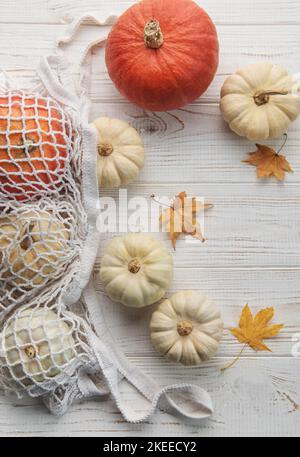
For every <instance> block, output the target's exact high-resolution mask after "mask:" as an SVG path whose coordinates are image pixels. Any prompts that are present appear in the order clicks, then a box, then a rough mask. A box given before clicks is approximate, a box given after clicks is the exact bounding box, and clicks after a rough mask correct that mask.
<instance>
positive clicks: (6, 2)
mask: <svg viewBox="0 0 300 457" xmlns="http://www.w3.org/2000/svg"><path fill="white" fill-rule="evenodd" d="M134 3H135V2H134V1H133V0H110V1H109V7H108V5H107V2H106V1H105V0H86V1H85V2H82V1H81V0H50V1H47V2H45V1H44V0H2V2H1V6H2V11H1V18H0V22H2V23H5V22H6V23H13V24H18V23H34V22H38V23H40V24H49V23H57V22H58V21H60V20H62V19H68V20H70V19H71V18H73V17H76V16H78V15H79V14H82V13H85V12H86V11H97V12H101V13H102V12H103V13H105V14H108V13H109V12H115V11H117V12H118V13H121V12H123V11H125V9H127V8H128V7H129V6H131V5H133V4H134ZM197 3H198V4H199V5H200V6H201V7H202V8H204V9H205V10H206V11H207V12H208V14H209V15H210V16H211V17H212V18H213V20H214V21H215V23H216V24H226V25H232V24H238V25H241V24H253V25H256V24H291V25H292V24H299V23H300V18H299V9H298V2H297V0H287V1H285V2H284V8H283V7H282V1H281V0H275V1H272V0H262V1H258V0H244V1H243V3H241V2H240V1H239V0H222V1H219V0H201V1H200V0H197Z"/></svg>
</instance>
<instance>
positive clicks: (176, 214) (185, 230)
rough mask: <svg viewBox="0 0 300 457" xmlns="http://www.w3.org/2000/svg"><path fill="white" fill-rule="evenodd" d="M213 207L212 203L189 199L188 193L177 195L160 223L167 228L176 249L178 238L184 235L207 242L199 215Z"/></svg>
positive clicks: (161, 217)
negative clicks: (198, 219) (198, 218)
mask: <svg viewBox="0 0 300 457" xmlns="http://www.w3.org/2000/svg"><path fill="white" fill-rule="evenodd" d="M152 198H153V196H152ZM212 207H213V205H212V204H211V203H202V202H200V201H199V200H197V198H195V197H188V196H187V194H186V192H180V193H179V194H178V195H176V197H175V199H174V202H173V205H172V206H171V207H169V208H167V209H166V210H165V211H164V212H163V213H162V215H161V216H160V221H161V223H162V224H163V225H164V226H165V227H166V230H167V231H168V233H169V237H170V240H171V241H172V245H173V248H174V249H175V248H176V242H177V240H178V238H179V237H180V236H181V235H183V234H185V235H191V236H193V237H195V238H198V239H199V240H200V241H202V242H203V241H205V238H204V237H203V235H202V231H201V227H200V224H199V223H198V222H197V214H198V213H199V212H200V211H204V210H206V209H209V208H212Z"/></svg>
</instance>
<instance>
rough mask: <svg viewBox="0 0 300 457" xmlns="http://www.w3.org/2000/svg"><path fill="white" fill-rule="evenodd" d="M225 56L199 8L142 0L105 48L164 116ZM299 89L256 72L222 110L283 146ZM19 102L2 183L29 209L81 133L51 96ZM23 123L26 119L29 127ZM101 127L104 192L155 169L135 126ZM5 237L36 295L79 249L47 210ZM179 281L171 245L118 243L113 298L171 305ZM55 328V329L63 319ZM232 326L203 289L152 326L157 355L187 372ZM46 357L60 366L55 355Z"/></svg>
mask: <svg viewBox="0 0 300 457" xmlns="http://www.w3.org/2000/svg"><path fill="white" fill-rule="evenodd" d="M218 54H219V45H218V38H217V33H216V29H215V26H214V24H213V22H212V21H211V19H210V18H209V16H208V15H207V14H206V12H205V11H204V10H203V9H201V8H200V7H199V6H198V5H197V4H196V3H194V2H193V1H192V0H164V1H163V2H162V1H161V0H142V1H141V2H138V3H136V4H135V5H134V6H132V7H131V8H129V9H128V10H127V11H126V12H125V13H124V14H123V15H122V16H121V17H120V18H119V19H118V21H117V22H116V24H115V25H114V26H113V28H112V30H111V32H110V34H109V37H108V40H107V43H106V65H107V69H108V73H109V75H110V77H111V79H112V81H113V82H114V84H115V86H116V87H117V89H118V90H119V91H120V93H121V94H122V95H123V96H124V97H126V98H127V99H128V100H129V101H131V102H133V103H135V104H137V105H138V106H140V107H141V108H143V109H145V110H153V111H167V110H172V109H177V108H180V107H182V106H183V105H186V104H188V103H191V102H193V101H194V100H195V99H196V98H198V97H199V96H200V95H201V94H203V92H204V91H205V90H206V89H207V88H208V86H209V85H210V83H211V82H212V80H213V78H214V76H215V73H216V70H217V66H218ZM297 91H298V85H297V84H296V83H295V81H294V80H293V78H292V77H291V76H290V75H289V74H288V72H287V71H286V70H284V69H282V68H281V67H279V66H277V65H273V64H272V63H269V62H261V63H257V64H254V65H250V66H248V67H246V68H243V69H241V70H238V71H237V72H236V73H235V74H233V75H231V76H229V77H228V78H227V80H226V81H225V82H224V85H223V87H222V89H221V102H220V107H221V112H222V115H223V117H224V119H225V121H226V122H227V123H228V124H229V127H230V128H231V129H232V130H233V131H234V132H235V133H237V134H238V135H240V136H244V137H246V138H248V139H250V140H255V141H261V140H265V139H268V138H274V137H278V136H280V135H282V134H283V133H285V132H286V130H287V128H288V127H289V125H290V123H291V122H292V121H294V120H295V119H296V118H297V116H298V115H299V112H300V97H299V93H297ZM18 97H19V95H18V94H16V95H15V96H14V98H13V99H8V98H7V97H0V171H1V173H0V185H1V188H2V189H3V190H4V191H5V194H6V195H8V196H9V194H10V193H12V194H13V196H14V198H15V199H16V200H20V201H26V200H30V199H31V198H32V197H33V196H34V195H35V194H36V192H39V191H41V192H42V191H44V190H45V189H46V190H47V189H52V187H53V186H55V185H56V184H57V182H59V180H61V179H62V177H63V176H64V165H65V162H66V161H67V155H68V148H69V147H70V145H69V144H67V143H65V138H64V137H63V132H70V126H66V125H63V123H62V121H61V116H60V114H59V111H58V110H57V111H56V112H55V109H53V108H51V109H49V105H48V104H47V103H45V99H41V100H38V99H34V100H30V99H27V104H28V106H25V107H24V106H23V108H22V112H20V108H19V107H20V106H21V105H22V103H20V100H19V99H18ZM10 115H13V116H14V122H13V123H9V122H8V121H7V120H6V119H7V118H8V117H9V116H10ZM22 116H25V117H26V122H25V123H24V125H23V124H22ZM45 119H47V121H45ZM24 126H25V130H26V131H25V132H24ZM94 127H95V128H96V130H97V133H98V137H99V141H98V150H97V154H98V155H97V157H98V166H97V172H98V180H99V186H100V189H101V188H103V187H108V188H113V187H120V186H124V185H126V184H128V183H129V182H131V181H133V180H134V179H135V178H136V177H137V175H138V173H139V171H140V170H141V169H142V167H143V165H144V160H145V157H144V146H143V141H142V139H141V138H140V136H139V134H138V133H137V131H136V130H135V129H134V128H132V127H130V126H129V125H128V124H127V123H126V122H124V121H121V120H117V119H109V118H99V119H97V120H96V121H95V122H94ZM50 129H51V131H50ZM16 132H20V133H16ZM51 132H55V133H54V136H53V134H52V133H51ZM50 133H51V134H50ZM69 137H70V138H71V137H72V132H71V133H70V135H69ZM8 138H9V140H10V145H9V147H8V146H7V139H8ZM41 143H43V144H44V146H41ZM45 144H47V146H45ZM57 144H60V147H57ZM33 159H34V160H33ZM54 159H55V160H54ZM20 171H21V172H22V173H21V174H20ZM25 177H26V179H25ZM56 180H57V181H56ZM0 232H1V237H0V247H1V251H0V259H1V268H2V269H3V262H2V259H3V258H4V257H5V258H6V260H7V259H8V262H9V263H10V268H9V270H8V273H9V274H11V275H12V276H14V281H17V282H19V283H20V284H21V285H24V283H25V284H27V283H30V284H31V287H35V286H39V285H41V284H44V282H45V281H46V278H47V277H49V278H50V277H53V276H55V272H56V271H55V268H56V267H55V265H56V264H57V261H58V259H59V257H60V256H61V255H63V253H64V250H65V248H66V243H67V242H68V239H67V236H68V235H67V231H66V230H65V226H64V223H63V221H61V220H56V219H55V218H54V217H53V214H51V213H48V214H46V213H45V212H41V214H37V213H36V212H35V214H34V215H32V214H30V213H28V212H27V213H26V214H23V215H20V217H19V218H14V217H13V216H11V215H10V214H6V215H4V216H1V218H0ZM41 232H43V233H44V237H43V240H41V239H40V233H41ZM53 248H54V249H53ZM8 273H5V272H4V276H5V274H8ZM172 273H173V264H172V258H171V255H170V254H169V252H168V251H167V249H166V248H165V247H164V245H163V244H162V243H161V242H160V241H158V240H155V239H154V238H152V237H151V236H149V235H145V234H142V233H139V234H128V235H126V236H124V237H117V238H114V239H113V240H112V241H111V242H110V243H109V245H108V246H107V248H106V251H105V253H104V256H103V259H102V262H101V269H100V278H101V281H102V282H103V283H104V285H105V288H106V291H107V293H108V295H109V296H110V297H111V298H112V299H113V300H116V301H119V302H121V303H123V304H124V305H126V306H134V307H142V306H148V305H151V304H153V303H156V302H157V301H159V300H161V299H162V298H163V296H164V294H165V292H166V291H167V289H168V288H169V286H170V283H171V280H172ZM2 277H3V271H2ZM49 312H50V314H51V313H52V311H49ZM24 313H25V314H24V315H22V313H20V314H19V320H20V322H19V324H18V323H15V324H14V329H17V330H18V329H19V330H18V332H19V333H20V334H21V333H22V326H23V325H29V326H30V325H33V322H35V325H36V327H35V329H36V331H38V332H39V335H41V334H42V333H43V326H42V319H44V317H42V316H40V315H39V311H38V310H35V311H32V313H37V314H36V315H35V318H34V319H30V320H29V319H28V316H27V315H26V311H25V312H24ZM52 314H53V313H52ZM55 318H56V319H58V317H57V316H56V317H55ZM49 319H50V320H51V319H52V320H53V321H54V320H55V319H54V317H53V316H52V315H51V316H50V317H49ZM9 328H10V327H9V326H8V327H7V329H6V330H7V332H8V333H7V338H5V340H6V339H7V342H8V343H9V338H11V333H12V332H10V331H9ZM61 328H63V326H62V327H61ZM222 329H223V323H222V320H221V317H220V313H219V311H218V309H217V307H216V305H215V304H214V303H213V302H212V301H211V300H210V299H209V298H207V297H206V296H205V295H203V294H202V293H200V292H196V291H182V292H178V293H175V294H174V295H173V296H171V297H170V298H169V299H166V300H164V301H162V303H161V304H160V305H159V306H158V308H157V310H156V311H154V313H153V315H152V318H151V323H150V333H151V340H152V343H153V345H154V346H155V348H156V349H157V350H158V351H159V352H160V353H162V354H163V355H165V356H166V357H168V358H170V359H171V360H173V361H176V362H181V363H183V364H186V365H195V364H196V365H197V364H198V363H200V362H201V361H202V360H207V359H208V358H210V357H211V356H212V355H213V354H214V353H215V352H216V350H217V348H218V344H219V340H220V338H221V335H222ZM65 330H66V332H67V330H68V329H67V328H65ZM27 334H30V332H29V333H27ZM58 339H59V333H57V332H56V333H55V332H54V337H53V340H54V341H56V340H57V342H58ZM28 343H29V342H28ZM55 344H56V343H55ZM29 346H30V345H29ZM71 346H72V344H71V342H70V341H69V342H68V344H67V348H68V349H67V350H68V354H67V355H66V356H65V357H63V358H64V360H69V359H70V354H69V348H70V347H71ZM59 347H60V346H59ZM25 349H26V348H25ZM29 349H30V350H29ZM29 349H28V351H27V352H26V351H25V352H26V354H23V355H24V357H25V359H26V357H27V359H26V360H27V362H28V364H31V365H30V366H35V365H34V359H35V356H36V348H34V349H33V350H32V348H31V347H29ZM43 351H44V352H46V353H47V354H48V358H47V357H46V360H48V359H49V360H50V359H51V353H52V349H51V348H50V347H48V348H46V349H45V348H43ZM47 363H48V362H47ZM48 368H49V367H48ZM50 368H51V367H50ZM50 368H49V369H50ZM50 372H51V373H53V374H52V375H53V376H54V375H55V374H57V371H55V370H52V371H51V370H50ZM37 376H38V375H37Z"/></svg>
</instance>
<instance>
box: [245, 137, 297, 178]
mask: <svg viewBox="0 0 300 457" xmlns="http://www.w3.org/2000/svg"><path fill="white" fill-rule="evenodd" d="M286 138H287V137H285V142H286ZM285 142H284V144H285ZM284 144H283V146H284ZM283 146H282V147H281V148H280V150H279V151H278V152H276V151H274V149H272V148H269V147H268V146H265V145H263V144H257V145H256V147H257V150H256V151H254V152H249V157H248V159H246V160H244V162H245V163H248V164H250V165H253V166H255V167H256V173H257V177H258V178H270V177H271V176H275V178H276V179H277V180H278V181H282V180H283V179H284V177H285V173H286V172H288V173H290V172H291V171H293V170H292V168H291V166H290V164H289V162H288V161H287V160H286V158H285V156H283V155H280V154H279V152H280V151H281V149H282V148H283Z"/></svg>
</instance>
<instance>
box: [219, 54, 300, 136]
mask: <svg viewBox="0 0 300 457" xmlns="http://www.w3.org/2000/svg"><path fill="white" fill-rule="evenodd" d="M298 89H299V84H298V83H296V82H295V81H294V79H293V77H292V76H291V75H289V73H288V72H287V71H286V70H285V69H283V68H281V67H279V66H278V65H273V64H271V63H269V62H262V63H257V64H254V65H249V66H247V67H245V68H242V69H240V70H238V71H237V72H236V73H234V74H233V75H231V76H229V77H228V78H227V79H226V81H225V83H224V85H223V87H222V89H221V105H220V106H221V111H222V114H223V117H224V119H225V121H226V122H228V124H229V126H230V128H231V129H232V130H233V131H234V132H235V133H237V134H238V135H240V136H245V137H247V138H248V139H249V140H252V141H262V140H266V139H268V138H276V137H279V136H281V135H282V134H283V133H286V131H287V129H288V127H289V125H290V123H291V122H292V121H294V120H295V119H296V118H297V117H298V115H299V113H300V96H299V95H300V94H299V92H298Z"/></svg>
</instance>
